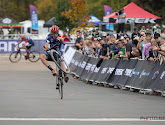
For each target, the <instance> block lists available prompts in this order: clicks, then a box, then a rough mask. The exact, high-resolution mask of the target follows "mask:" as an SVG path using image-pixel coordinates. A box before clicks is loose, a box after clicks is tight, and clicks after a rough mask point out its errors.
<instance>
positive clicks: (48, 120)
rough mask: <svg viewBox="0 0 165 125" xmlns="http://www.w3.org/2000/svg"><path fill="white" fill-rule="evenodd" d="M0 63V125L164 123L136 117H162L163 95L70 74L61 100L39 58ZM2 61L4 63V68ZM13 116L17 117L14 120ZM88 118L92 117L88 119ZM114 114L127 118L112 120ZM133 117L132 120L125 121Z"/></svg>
mask: <svg viewBox="0 0 165 125" xmlns="http://www.w3.org/2000/svg"><path fill="white" fill-rule="evenodd" d="M0 64H1V66H0V125H11V124H12V125H45V124H53V125H54V124H57V125H59V124H61V125H63V124H67V125H77V124H79V125H84V124H86V125H100V124H102V125H110V124H112V125H113V124H116V125H132V124H135V125H139V124H144V125H148V124H150V125H155V124H157V125H164V123H165V122H163V121H161V122H157V123H156V122H139V121H137V120H139V119H140V117H142V116H143V117H149V116H156V117H165V108H164V105H165V99H164V98H163V97H159V96H149V95H142V94H138V93H133V92H129V91H123V90H116V89H112V88H105V87H98V86H94V85H88V84H85V83H83V82H82V81H78V80H77V79H73V78H72V77H71V76H70V81H69V83H67V84H65V85H64V99H63V100H61V99H59V95H58V91H56V89H55V88H56V86H55V78H54V77H53V76H51V73H50V72H49V71H47V69H46V68H43V67H42V65H41V63H40V62H38V64H37V63H36V64H32V63H29V62H20V63H17V64H11V63H9V62H7V63H2V62H1V63H0ZM3 65H4V66H6V65H8V66H6V68H4V66H3ZM32 65H33V66H32ZM30 67H33V68H30ZM41 67H42V68H41ZM11 69H12V70H11ZM20 69H21V70H20ZM35 69H36V70H35ZM6 118H9V119H8V120H6ZM13 118H18V119H17V120H16V121H14V119H13ZM21 118H25V119H21ZM27 118H30V119H27ZM34 118H37V119H34ZM87 118H90V119H87ZM92 118H95V119H94V120H93V121H92ZM103 118H106V119H103ZM116 118H117V119H118V120H123V118H129V119H127V121H124V122H123V121H112V120H115V119H116ZM133 119H135V120H136V121H132V122H129V120H133ZM79 120H81V121H79ZM83 120H84V121H83ZM88 120H89V121H88Z"/></svg>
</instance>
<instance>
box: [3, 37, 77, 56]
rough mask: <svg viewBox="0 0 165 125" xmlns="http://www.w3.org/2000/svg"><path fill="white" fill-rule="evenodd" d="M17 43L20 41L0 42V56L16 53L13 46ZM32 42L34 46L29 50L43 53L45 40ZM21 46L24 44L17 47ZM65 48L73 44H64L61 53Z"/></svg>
mask: <svg viewBox="0 0 165 125" xmlns="http://www.w3.org/2000/svg"><path fill="white" fill-rule="evenodd" d="M19 41H20V40H0V54H2V53H3V54H5V53H11V52H13V51H16V48H15V47H14V45H15V44H17V43H18V42H19ZM33 41H34V44H35V45H34V46H33V47H32V48H31V50H37V51H39V52H40V53H45V52H44V51H43V46H44V45H45V43H46V40H33ZM23 44H24V42H22V43H21V44H19V47H21V46H22V45H23ZM67 46H74V43H65V46H64V45H62V51H63V52H65V49H66V48H67ZM22 52H25V50H24V49H22Z"/></svg>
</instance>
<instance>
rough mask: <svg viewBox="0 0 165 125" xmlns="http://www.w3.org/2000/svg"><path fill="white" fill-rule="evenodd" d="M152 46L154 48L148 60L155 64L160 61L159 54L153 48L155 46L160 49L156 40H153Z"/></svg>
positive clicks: (151, 49) (150, 50) (151, 48)
mask: <svg viewBox="0 0 165 125" xmlns="http://www.w3.org/2000/svg"><path fill="white" fill-rule="evenodd" d="M151 46H152V47H150V49H149V57H148V59H147V60H150V61H154V62H155V61H158V60H159V57H158V52H157V51H154V50H153V47H154V46H156V47H158V45H157V43H156V41H155V39H152V40H151Z"/></svg>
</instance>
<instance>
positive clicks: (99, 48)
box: [94, 42, 102, 57]
mask: <svg viewBox="0 0 165 125" xmlns="http://www.w3.org/2000/svg"><path fill="white" fill-rule="evenodd" d="M101 48H102V47H101V44H100V43H99V42H96V48H95V49H94V51H95V52H94V55H95V56H96V57H99V54H100V51H101Z"/></svg>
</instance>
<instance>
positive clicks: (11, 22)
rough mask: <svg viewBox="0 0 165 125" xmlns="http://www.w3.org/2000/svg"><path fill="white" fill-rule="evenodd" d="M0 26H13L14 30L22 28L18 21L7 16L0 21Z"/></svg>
mask: <svg viewBox="0 0 165 125" xmlns="http://www.w3.org/2000/svg"><path fill="white" fill-rule="evenodd" d="M0 26H2V27H3V28H10V26H13V28H21V27H22V25H21V24H19V23H18V22H17V21H16V20H14V19H12V18H11V17H9V16H5V17H3V18H2V19H1V20H0Z"/></svg>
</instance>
